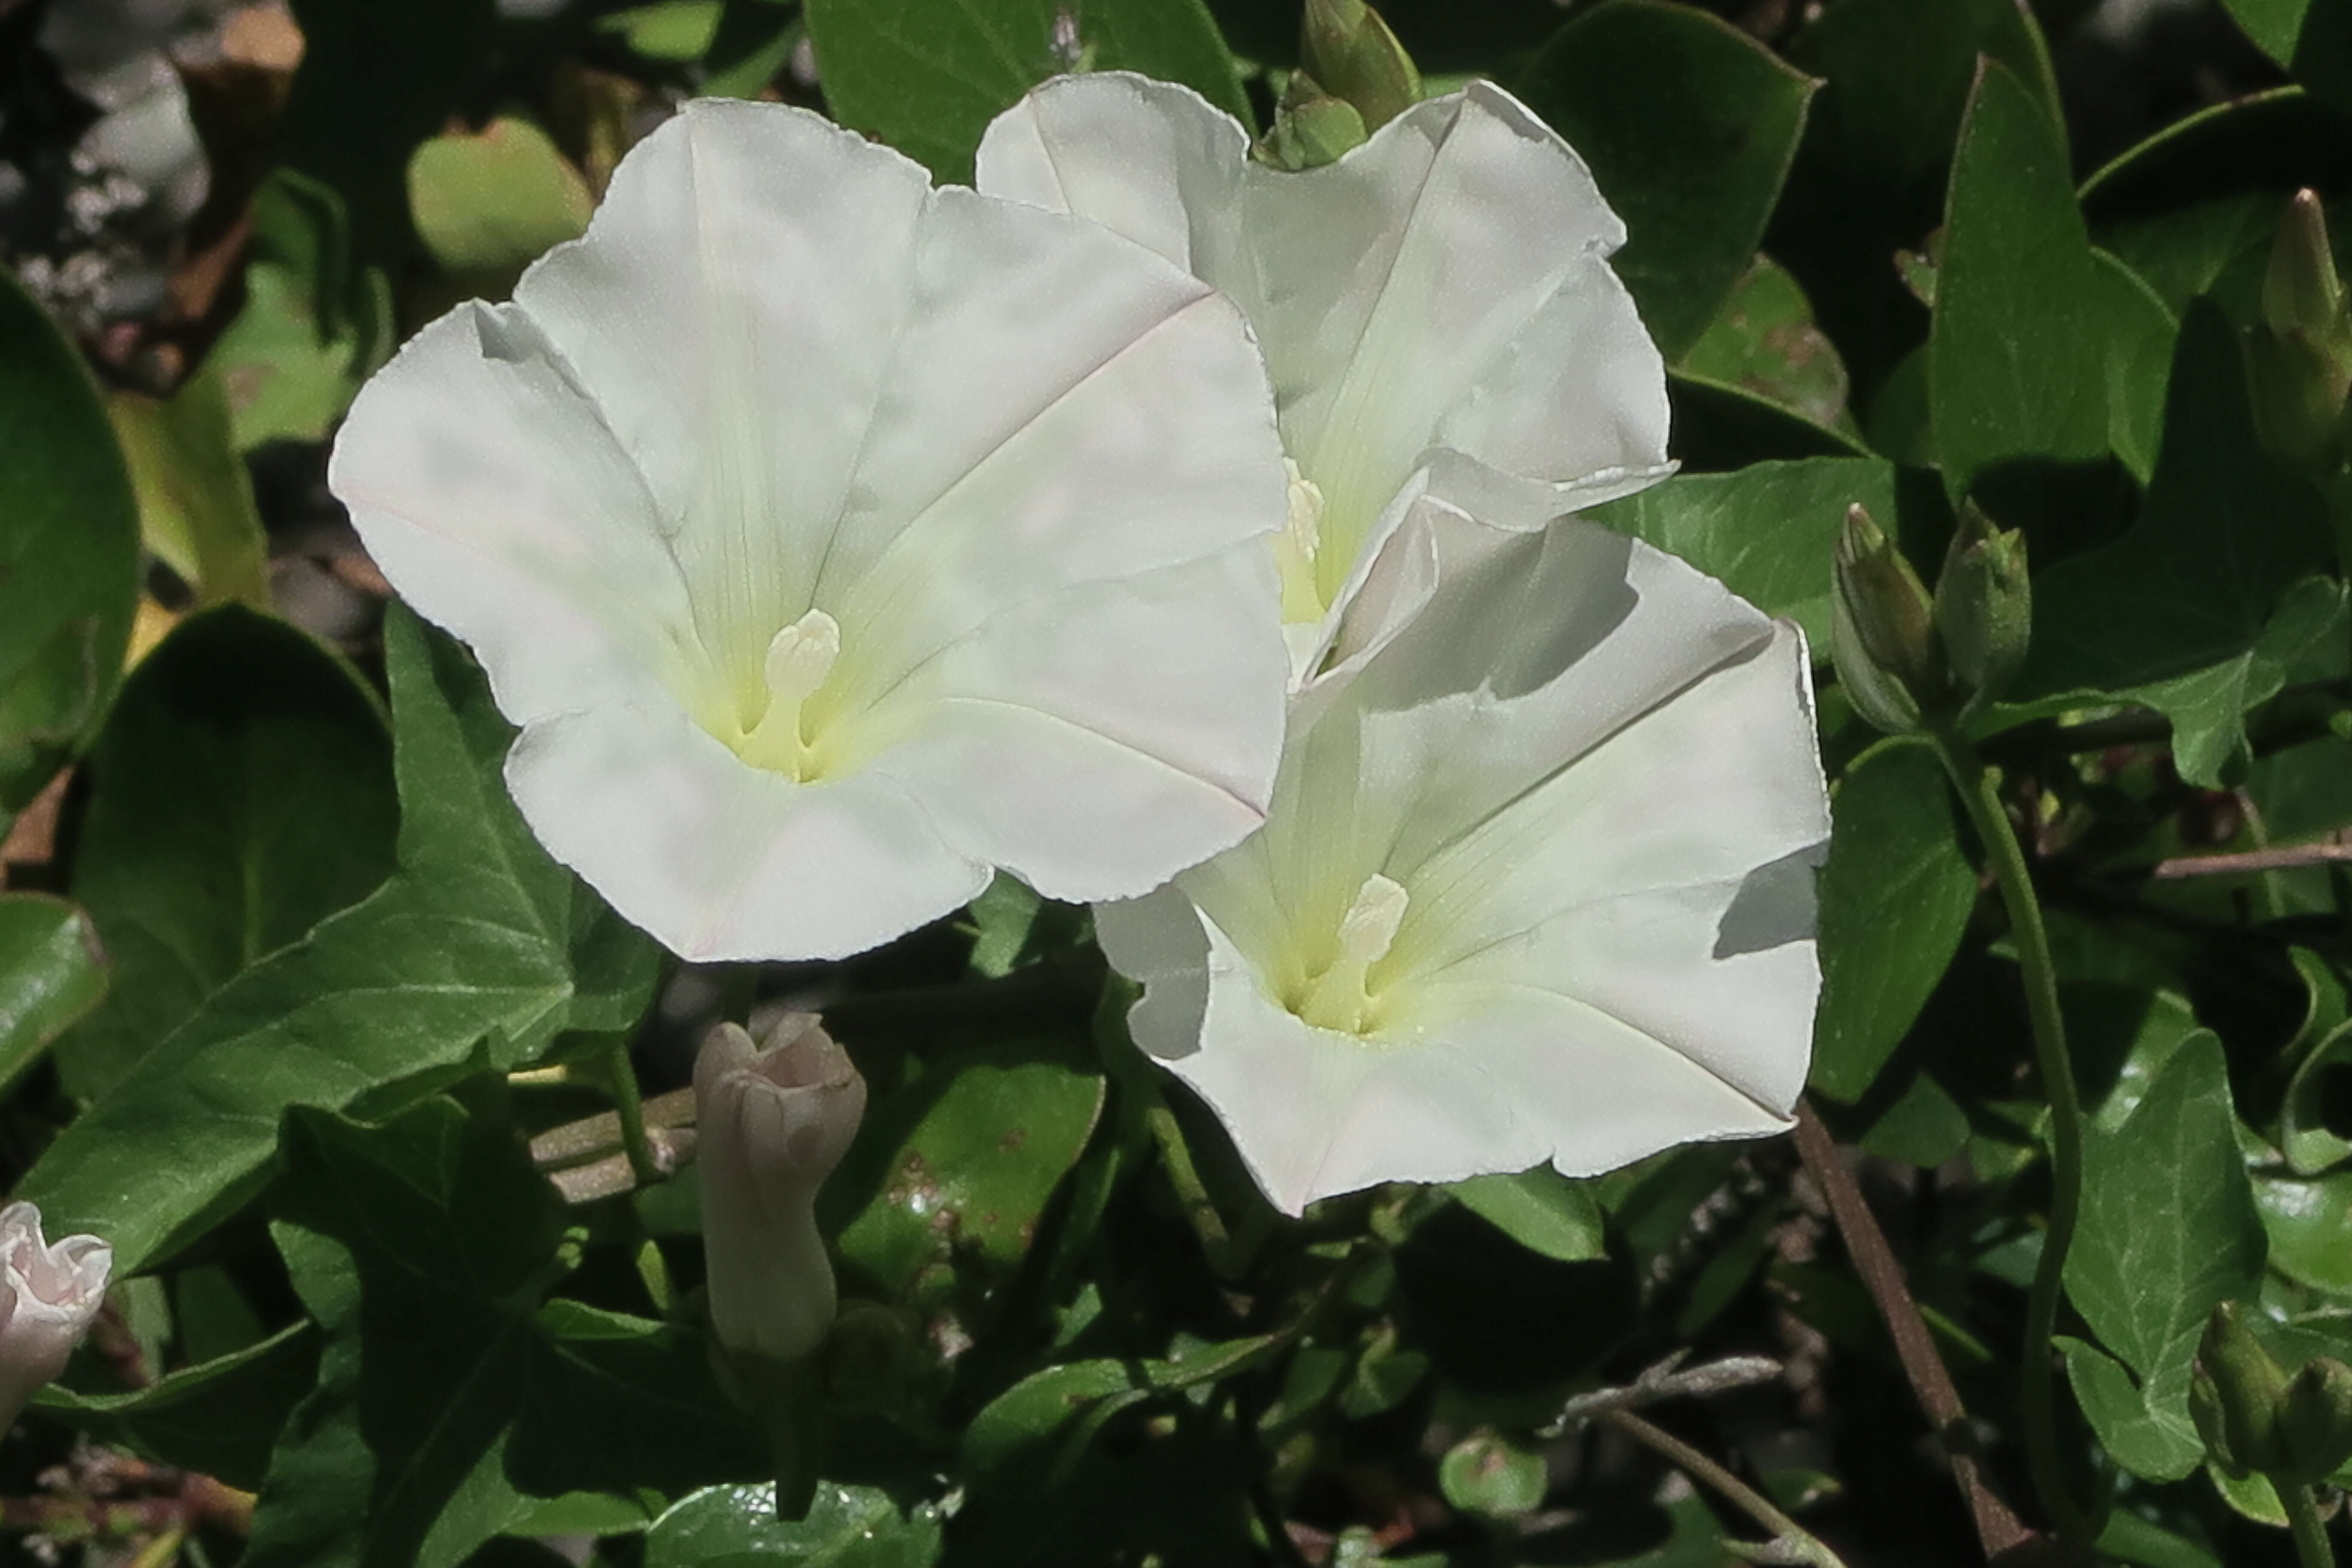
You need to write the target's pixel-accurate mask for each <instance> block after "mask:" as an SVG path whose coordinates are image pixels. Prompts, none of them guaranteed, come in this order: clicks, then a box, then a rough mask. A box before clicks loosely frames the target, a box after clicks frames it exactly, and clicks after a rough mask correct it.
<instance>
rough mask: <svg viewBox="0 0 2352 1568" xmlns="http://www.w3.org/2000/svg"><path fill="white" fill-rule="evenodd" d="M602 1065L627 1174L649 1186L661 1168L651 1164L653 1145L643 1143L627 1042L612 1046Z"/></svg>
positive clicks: (641, 1113) (643, 1126) (640, 1112)
mask: <svg viewBox="0 0 2352 1568" xmlns="http://www.w3.org/2000/svg"><path fill="white" fill-rule="evenodd" d="M605 1065H606V1067H607V1068H609V1069H610V1070H609V1072H608V1074H607V1076H608V1077H609V1078H610V1079H612V1089H613V1113H614V1115H616V1116H618V1117H619V1118H620V1119H621V1149H622V1152H624V1153H625V1154H627V1155H628V1157H629V1174H631V1175H633V1176H635V1178H636V1179H637V1185H638V1186H639V1187H641V1188H643V1187H650V1186H652V1185H653V1184H655V1183H656V1182H658V1181H660V1180H661V1179H662V1169H661V1167H660V1166H659V1165H658V1164H656V1163H655V1162H654V1151H653V1146H652V1145H651V1144H649V1143H647V1142H646V1108H645V1103H644V1102H643V1101H642V1100H640V1099H639V1098H638V1096H637V1069H636V1066H635V1063H633V1062H631V1061H630V1060H629V1047H628V1042H626V1041H623V1042H622V1043H621V1044H619V1045H617V1046H614V1047H613V1054H612V1055H611V1056H610V1057H609V1058H606V1059H605Z"/></svg>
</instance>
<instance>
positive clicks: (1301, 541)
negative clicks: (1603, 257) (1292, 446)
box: [1282, 458, 1323, 561]
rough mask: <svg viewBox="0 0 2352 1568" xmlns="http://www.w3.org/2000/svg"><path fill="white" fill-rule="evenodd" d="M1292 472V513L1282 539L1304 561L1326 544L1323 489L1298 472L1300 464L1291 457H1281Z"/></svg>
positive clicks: (1312, 557)
mask: <svg viewBox="0 0 2352 1568" xmlns="http://www.w3.org/2000/svg"><path fill="white" fill-rule="evenodd" d="M1282 466H1283V468H1285V469H1286V470H1287V471H1288V473H1289V475H1290V515H1289V517H1288V518H1287V519H1286V521H1284V523H1283V529H1282V536H1283V538H1284V539H1285V540H1286V541H1287V542H1288V543H1289V545H1290V547H1291V548H1292V549H1293V550H1296V551H1297V552H1298V553H1299V556H1300V558H1301V559H1302V560H1306V561H1313V560H1314V559H1315V554H1316V552H1317V551H1318V550H1320V549H1321V548H1322V546H1323V489H1322V487H1321V486H1319V485H1318V484H1317V483H1316V482H1315V481H1314V480H1313V479H1308V478H1307V476H1306V475H1304V474H1302V473H1300V472H1299V471H1298V465H1297V463H1294V462H1292V461H1291V460H1290V459H1289V458H1283V459H1282Z"/></svg>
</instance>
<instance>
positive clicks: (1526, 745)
mask: <svg viewBox="0 0 2352 1568" xmlns="http://www.w3.org/2000/svg"><path fill="white" fill-rule="evenodd" d="M1448 526H1450V527H1452V528H1454V529H1455V530H1457V531H1463V532H1465V533H1466V534H1467V535H1469V536H1470V537H1469V540H1468V542H1467V544H1466V546H1465V549H1464V550H1463V553H1462V557H1461V560H1460V563H1459V564H1458V565H1456V566H1454V567H1453V568H1451V569H1449V572H1448V574H1447V578H1446V580H1445V582H1444V584H1442V585H1441V586H1440V588H1439V591H1438V595H1437V596H1436V598H1434V599H1433V601H1432V602H1431V604H1430V605H1429V606H1428V608H1427V609H1426V610H1425V611H1424V612H1423V615H1422V616H1421V617H1420V619H1419V620H1417V621H1416V622H1414V624H1413V625H1412V626H1410V627H1409V628H1407V629H1406V630H1405V631H1404V632H1403V633H1402V634H1401V635H1400V636H1399V637H1397V639H1396V640H1395V641H1393V642H1391V644H1390V645H1389V646H1388V647H1386V648H1385V649H1384V650H1382V651H1381V653H1380V654H1379V655H1378V656H1377V657H1376V658H1373V659H1372V660H1371V661H1370V663H1369V664H1368V665H1367V666H1366V667H1365V668H1364V669H1363V671H1362V672H1361V674H1360V676H1359V677H1358V679H1355V680H1354V681H1352V682H1350V683H1348V684H1346V685H1345V686H1344V687H1343V688H1342V689H1339V691H1337V692H1336V693H1334V694H1333V696H1332V697H1331V698H1330V700H1328V701H1326V702H1322V703H1319V704H1318V705H1317V708H1318V711H1316V712H1314V713H1313V714H1312V715H1311V716H1307V717H1306V718H1305V720H1304V721H1303V722H1300V723H1298V724H1297V725H1296V726H1295V727H1294V731H1293V733H1292V735H1291V736H1290V739H1289V742H1288V744H1287V748H1286V752H1285V755H1284V759H1283V769H1282V773H1281V777H1280V779H1279V781H1278V783H1277V784H1276V790H1275V802H1274V809H1273V813H1272V815H1271V816H1269V817H1268V818H1267V821H1266V825H1265V828H1264V829H1263V830H1262V831H1261V832H1259V833H1258V834H1256V835H1255V836H1254V837H1251V838H1249V839H1247V840H1246V841H1244V843H1242V844H1241V845H1240V846H1238V847H1235V848H1234V849H1232V850H1229V851H1227V852H1226V853H1224V854H1223V855H1221V856H1219V857H1217V858H1215V859H1213V860H1211V861H1209V862H1208V863H1207V864H1206V865H1203V866H1201V867H1198V868H1194V869H1192V870H1191V871H1188V872H1185V873H1183V874H1182V875H1181V876H1179V877H1178V878H1177V879H1176V880H1175V882H1174V883H1173V884H1172V885H1171V887H1168V888H1164V889H1160V890H1159V891H1157V892H1154V893H1153V894H1151V895H1150V896H1149V897H1147V898H1144V899H1140V900H1134V901H1131V902H1128V903H1119V904H1109V905H1104V906H1100V907H1098V909H1097V929H1098V930H1099V931H1100V933H1101V938H1102V942H1103V947H1104V951H1105V952H1107V953H1108V955H1109V957H1110V959H1111V962H1112V963H1114V964H1116V965H1117V966H1118V968H1119V969H1120V970H1121V971H1122V972H1124V973H1127V974H1129V975H1130V976H1132V977H1133V978H1135V979H1138V980H1140V981H1142V982H1143V983H1144V985H1145V992H1144V995H1143V998H1142V1000H1141V1001H1140V1002H1139V1004H1138V1005H1137V1006H1136V1008H1135V1010H1134V1013H1133V1015H1132V1017H1131V1019H1130V1023H1131V1026H1132V1027H1133V1030H1134V1033H1135V1037H1136V1040H1137V1042H1138V1043H1139V1044H1140V1045H1141V1046H1142V1047H1144V1048H1145V1049H1146V1050H1148V1051H1150V1052H1151V1053H1152V1054H1153V1055H1155V1056H1157V1057H1159V1058H1161V1059H1162V1060H1164V1061H1165V1063H1166V1064H1167V1066H1168V1067H1169V1068H1170V1069H1171V1070H1172V1071H1173V1072H1175V1073H1176V1074H1177V1075H1178V1076H1179V1077H1181V1078H1182V1079H1184V1080H1185V1081H1186V1082H1187V1083H1189V1084H1190V1085H1192V1088H1193V1089H1196V1090H1198V1091H1199V1093H1200V1094H1201V1096H1202V1098H1203V1099H1204V1100H1207V1101H1208V1103H1209V1104H1210V1106H1211V1107H1212V1108H1213V1109H1214V1110H1215V1111H1216V1112H1217V1114H1218V1115H1219V1116H1220V1117H1221V1118H1222V1119H1223V1121H1224V1123H1225V1125H1226V1127H1227V1128H1228V1129H1229V1130H1230V1131H1232V1133H1233V1136H1234V1142H1235V1143H1236V1145H1237V1146H1238V1147H1239V1149H1240V1151H1241V1153H1242V1156H1243V1158H1244V1160H1245V1161H1247V1162H1248V1163H1249V1166H1250V1168H1251V1170H1252V1171H1254V1172H1255V1173H1256V1175H1257V1178H1258V1181H1259V1183H1260V1184H1261V1185H1263V1186H1264V1187H1265V1191H1266V1193H1267V1194H1268V1195H1269V1196H1270V1197H1271V1198H1273V1200H1274V1201H1275V1203H1276V1205H1279V1206H1280V1207H1281V1208H1283V1209H1284V1210H1285V1211H1286V1212H1288V1213H1292V1214H1296V1213H1297V1212H1298V1211H1299V1210H1300V1209H1302V1208H1303V1207H1305V1205H1307V1204H1308V1203H1310V1202H1313V1201H1314V1200H1315V1199H1317V1198H1320V1197H1326V1196H1328V1195H1330V1194H1336V1193H1344V1192H1349V1191H1353V1190H1355V1189H1357V1188H1360V1187H1364V1186H1368V1185H1370V1184H1374V1183H1378V1182H1382V1181H1423V1182H1438V1181H1453V1180H1457V1179H1459V1178H1463V1177H1466V1176H1473V1175H1480V1174H1486V1173H1496V1172H1503V1171H1517V1170H1522V1169H1525V1168H1527V1167H1528V1166H1530V1165H1535V1164H1538V1163H1542V1162H1544V1161H1547V1160H1549V1162H1551V1163H1553V1164H1554V1165H1555V1166H1557V1167H1558V1168H1559V1170H1561V1171H1563V1172H1565V1173H1569V1174H1571V1175H1584V1174H1591V1173H1597V1172H1600V1171H1604V1170H1609V1169H1612V1168H1613V1167H1615V1166H1617V1165H1621V1164H1623V1163H1626V1162H1628V1161H1631V1160H1634V1159H1638V1158H1640V1157H1641V1156H1643V1155H1645V1154H1649V1153H1652V1152H1655V1151H1657V1150H1659V1149H1662V1148H1665V1147H1668V1146H1670V1145H1672V1144H1675V1143H1679V1142H1692V1141H1696V1140H1701V1139H1712V1138H1728V1137H1740V1136H1747V1135H1752V1134H1756V1133H1762V1132H1769V1131H1778V1130H1780V1129H1781V1128H1784V1127H1785V1126H1786V1125H1787V1124H1788V1121H1787V1118H1788V1112H1789V1109H1790V1106H1791V1105H1792V1104H1793V1103H1794V1101H1795V1099H1796V1096H1797V1093H1798V1091H1799V1089H1801V1087H1802V1086H1803V1083H1804V1077H1805V1068H1806V1063H1807V1059H1808V1057H1809V1055H1810V1052H1811V1035H1812V1018H1813V1006H1814V1002H1815V999H1816V996H1817V994H1818V993H1819V989H1820V971H1819V967H1818V964H1817V962H1816V958H1815V952H1814V943H1813V899H1812V869H1811V868H1812V864H1813V862H1814V861H1815V860H1816V859H1817V858H1818V856H1819V853H1820V851H1821V849H1822V846H1823V845H1824V843H1825V842H1826V839H1827V837H1828V832H1829V816H1828V809H1827V802H1826V797H1825V794H1824V790H1823V786H1822V773H1821V764H1820V761H1819V759H1818V757H1817V755H1816V753H1815V751H1814V739H1813V721H1812V712H1811V687H1810V677H1809V674H1808V667H1807V663H1806V658H1805V650H1804V644H1803V638H1802V637H1801V635H1800V634H1799V633H1798V632H1797V631H1796V630H1795V628H1794V627H1792V626H1785V625H1784V626H1775V625H1774V624H1773V623H1772V622H1770V621H1769V620H1767V619H1766V618H1765V617H1764V616H1762V615H1761V614H1760V613H1759V612H1758V611H1756V610H1755V609H1753V608H1752V607H1750V606H1749V605H1747V604H1746V603H1745V602H1744V601H1742V600H1740V599H1738V598H1737V597H1735V596H1733V595H1732V594H1731V593H1730V592H1729V591H1728V590H1727V589H1725V588H1724V587H1723V586H1722V584H1718V583H1717V582H1715V581H1714V580H1713V579H1711V578H1708V577H1705V576H1702V575H1700V574H1698V573H1697V572H1696V571H1694V570H1692V569H1691V568H1690V567H1688V566H1686V565H1685V564H1683V563H1681V562H1679V561H1676V560H1675V559H1674V558H1673V557H1672V556H1669V555H1666V554H1664V553H1662V552H1658V551H1656V550H1654V549H1651V548H1650V547H1649V546H1647V545H1645V544H1642V543H1639V542H1634V541H1632V540H1629V539H1626V538H1623V537H1622V536H1620V535H1617V534H1614V533H1612V532H1610V531H1607V530H1604V529H1602V528H1601V527H1599V526H1598V525H1596V524H1592V523H1589V522H1584V521H1577V520H1571V521H1567V522H1563V523H1560V524H1559V525H1557V526H1555V527H1553V528H1551V529H1549V530H1547V531H1542V532H1539V533H1532V534H1496V533H1495V532H1494V531H1491V530H1485V529H1481V528H1479V527H1478V526H1477V525H1476V524H1474V523H1471V522H1469V521H1467V520H1457V521H1454V522H1453V523H1451V524H1449V525H1448Z"/></svg>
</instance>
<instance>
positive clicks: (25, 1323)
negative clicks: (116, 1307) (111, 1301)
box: [0, 1204, 114, 1432]
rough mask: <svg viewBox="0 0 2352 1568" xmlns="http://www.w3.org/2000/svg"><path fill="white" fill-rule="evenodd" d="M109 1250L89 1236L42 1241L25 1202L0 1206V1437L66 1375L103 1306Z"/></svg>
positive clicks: (35, 1215) (37, 1218)
mask: <svg viewBox="0 0 2352 1568" xmlns="http://www.w3.org/2000/svg"><path fill="white" fill-rule="evenodd" d="M113 1271H114V1248H113V1247H110V1246H109V1245H108V1244H107V1243H105V1242H103V1241H101V1240H100V1239H99V1238H98V1237H94V1236H68V1237H60V1238H59V1239H58V1241H57V1243H56V1244H55V1245H51V1244H50V1243H49V1242H47V1241H46V1240H44V1239H43V1238H42V1236H41V1211H40V1210H39V1209H38V1208H37V1207H36V1206H35V1205H31V1204H10V1205H8V1206H7V1207H6V1208H0V1432H5V1431H6V1430H7V1428H8V1426H9V1425H10V1424H11V1423H12V1422H14V1421H15V1420H16V1414H17V1412H18V1411H20V1410H22V1409H24V1407H25V1402H26V1400H28V1399H30V1398H31V1397H32V1396H33V1395H34V1394H37V1393H38V1392H39V1391H40V1389H41V1386H42V1385H43V1384H47V1383H48V1382H50V1381H52V1380H53V1379H55V1378H56V1376H57V1375H58V1373H61V1372H63V1371H65V1369H66V1362H67V1360H68V1358H69V1357H70V1356H71V1355H72V1354H73V1351H74V1346H76V1345H78V1344H79V1343H81V1340H82V1336H83V1335H84V1334H87V1333H88V1332H89V1326H90V1324H91V1323H93V1322H95V1321H97V1319H98V1311H99V1309H100V1307H103V1306H104V1305H106V1282H107V1279H108V1277H109V1276H110V1275H111V1274H112V1273H113Z"/></svg>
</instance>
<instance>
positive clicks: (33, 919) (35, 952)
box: [0, 893, 106, 1085]
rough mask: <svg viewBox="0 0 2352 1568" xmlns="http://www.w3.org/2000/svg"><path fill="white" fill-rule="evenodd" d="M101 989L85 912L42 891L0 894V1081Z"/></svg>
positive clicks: (100, 959) (99, 962)
mask: <svg viewBox="0 0 2352 1568" xmlns="http://www.w3.org/2000/svg"><path fill="white" fill-rule="evenodd" d="M105 994H106V952H105V950H104V949H102V948H100V946H99V945H98V932H97V931H96V930H95V929H94V928H93V927H92V926H91V924H90V921H89V916H88V915H87V914H85V913H83V912H82V911H81V910H79V909H77V908H75V907H74V906H73V905H72V904H69V903H68V902H66V901H65V900H63V899H53V898H50V897H49V896H48V895H47V894H45V893H7V894H0V1085H5V1084H7V1083H10V1082H13V1081H14V1080H15V1079H16V1075H17V1074H18V1073H20V1072H23V1071H24V1070H25V1069H26V1068H28V1067H30V1066H31V1065H32V1064H33V1063H34V1062H35V1061H36V1060H37V1059H38V1058H39V1057H40V1054H41V1053H42V1052H43V1051H45V1050H47V1048H48V1046H49V1042H50V1041H52V1040H54V1039H56V1038H57V1037H58V1036H59V1035H61V1034H63V1033H65V1031H66V1030H67V1029H68V1027H70V1026H72V1024H73V1022H74V1020H75V1019H77V1018H79V1017H81V1016H84V1015H86V1014H87V1013H89V1010H90V1009H91V1008H93V1007H95V1006H97V1005H99V1002H100V999H101V998H102V997H104V996H105Z"/></svg>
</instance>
